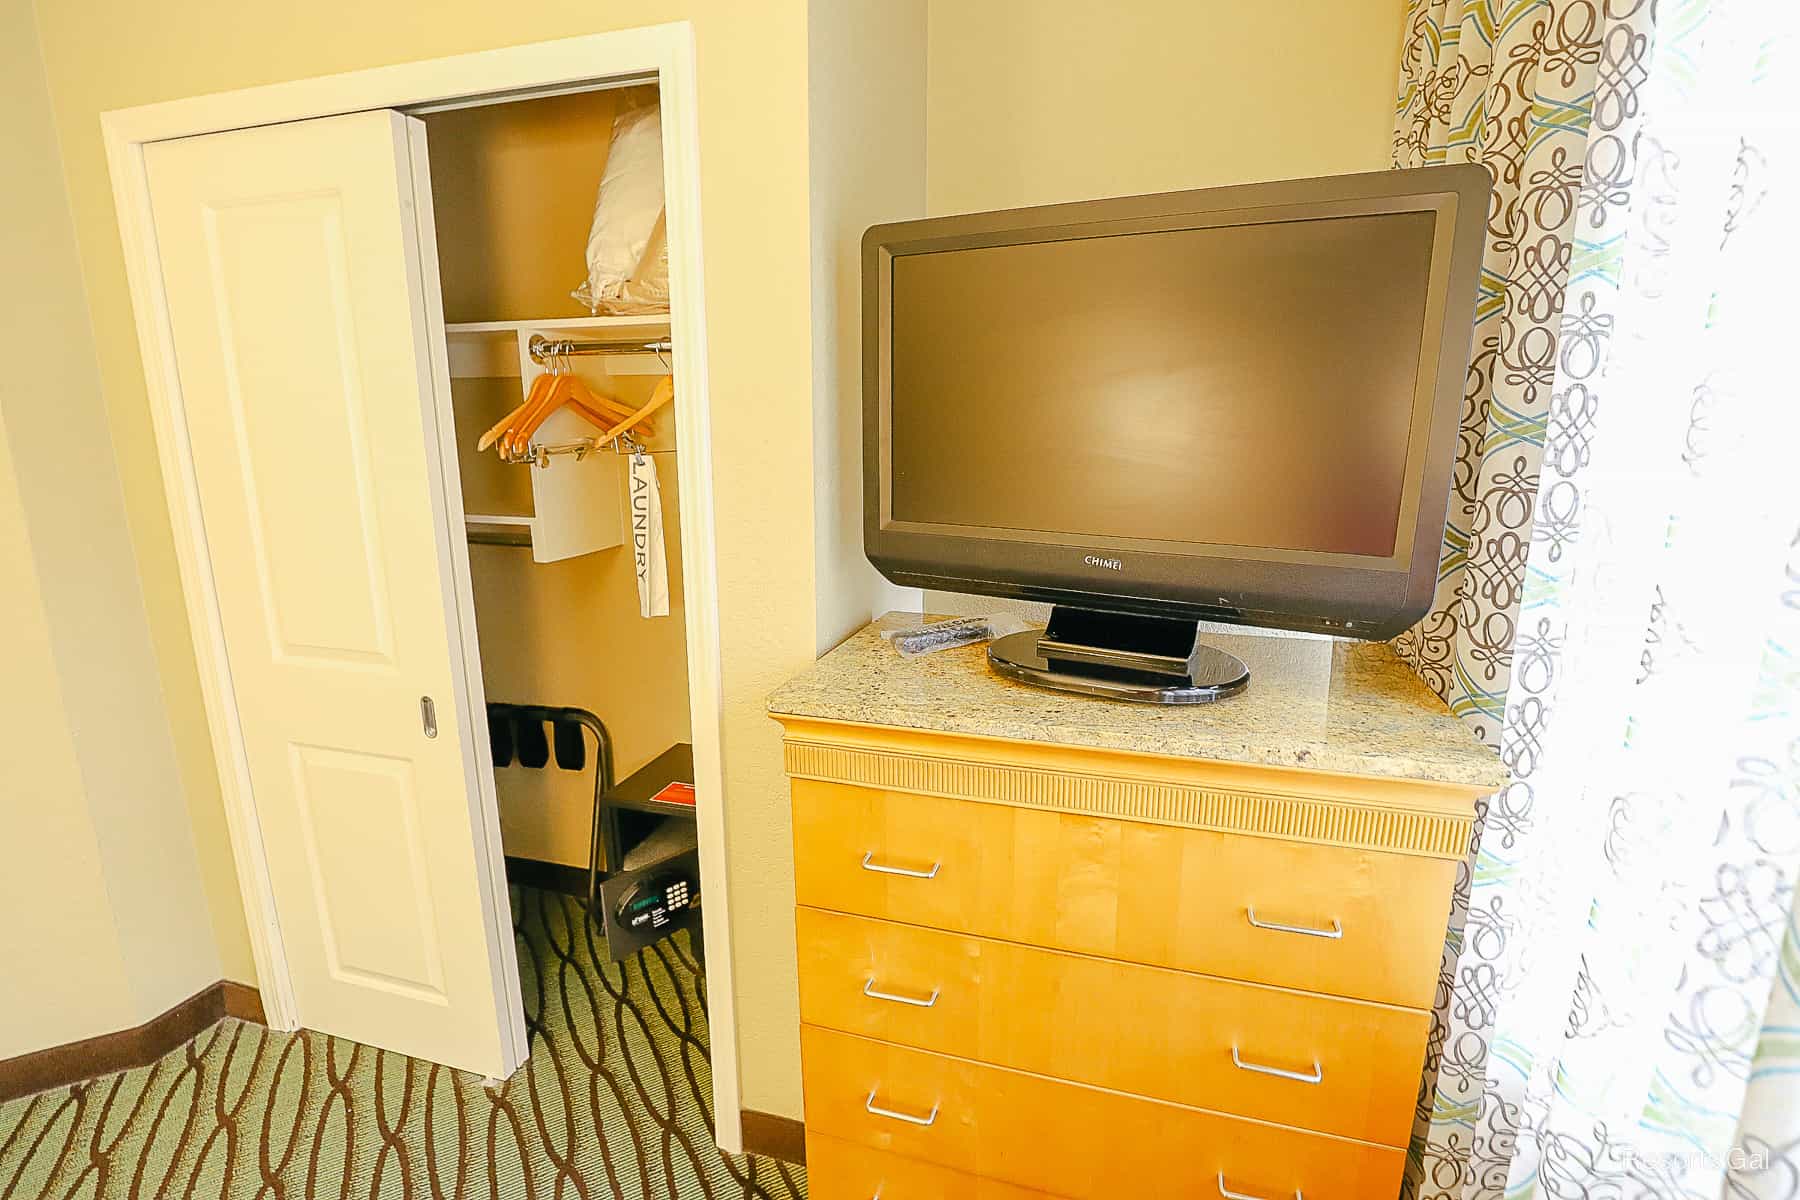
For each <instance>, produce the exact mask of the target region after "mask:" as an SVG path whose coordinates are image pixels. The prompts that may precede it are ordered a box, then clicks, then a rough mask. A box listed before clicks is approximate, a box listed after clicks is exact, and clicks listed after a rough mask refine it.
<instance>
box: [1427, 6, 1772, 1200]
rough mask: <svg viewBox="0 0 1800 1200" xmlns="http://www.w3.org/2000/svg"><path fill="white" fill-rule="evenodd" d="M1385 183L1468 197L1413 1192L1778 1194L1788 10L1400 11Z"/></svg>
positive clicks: (1430, 631) (1443, 579)
mask: <svg viewBox="0 0 1800 1200" xmlns="http://www.w3.org/2000/svg"><path fill="white" fill-rule="evenodd" d="M1405 36H1406V41H1405V45H1404V49H1403V54H1402V65H1401V80H1400V95H1399V102H1398V105H1397V116H1396V132H1395V141H1394V162H1395V165H1396V166H1399V167H1409V166H1418V165H1422V164H1426V163H1435V162H1447V161H1457V162H1462V161H1469V162H1480V163H1483V164H1485V165H1486V166H1487V167H1488V168H1489V171H1490V173H1491V174H1492V175H1493V177H1494V181H1495V192H1494V199H1493V202H1492V205H1491V208H1490V212H1489V219H1488V225H1489V237H1488V247H1487V254H1486V260H1485V262H1484V268H1483V274H1482V284H1481V292H1480V299H1479V301H1478V308H1477V314H1476V326H1475V344H1474V356H1473V357H1474V361H1473V364H1472V366H1471V368H1470V371H1469V377H1468V388H1467V396H1466V402H1465V411H1464V416H1463V431H1462V443H1461V458H1460V461H1459V465H1458V475H1457V481H1456V492H1455V496H1454V498H1453V501H1452V508H1451V513H1450V528H1449V529H1448V530H1447V532H1446V541H1445V547H1444V553H1443V558H1442V564H1443V565H1442V568H1441V570H1440V587H1439V591H1438V597H1437V600H1436V603H1435V605H1434V607H1433V610H1432V611H1431V613H1430V614H1429V615H1428V616H1427V618H1426V619H1425V620H1424V621H1423V622H1422V623H1421V624H1420V625H1419V626H1418V627H1417V628H1415V629H1414V630H1412V631H1411V632H1410V633H1409V634H1407V635H1406V636H1405V637H1403V638H1402V639H1400V640H1399V641H1398V642H1397V643H1396V645H1397V648H1398V649H1399V650H1400V651H1401V653H1402V654H1403V655H1405V656H1406V657H1407V658H1408V659H1409V661H1411V662H1412V663H1413V664H1414V666H1415V667H1416V668H1417V669H1418V670H1419V671H1420V673H1421V674H1422V675H1424V676H1425V678H1426V679H1427V681H1428V682H1430V683H1431V684H1432V686H1433V687H1434V688H1435V689H1436V690H1437V691H1438V692H1439V694H1440V695H1442V696H1443V697H1444V698H1445V700H1446V701H1447V702H1448V703H1449V704H1451V705H1452V707H1453V708H1454V709H1455V710H1456V711H1457V712H1459V713H1461V714H1463V715H1464V716H1465V718H1466V719H1468V720H1469V721H1470V723H1471V724H1472V725H1473V726H1474V728H1475V729H1476V730H1477V731H1478V733H1479V734H1480V735H1481V736H1482V737H1483V738H1484V739H1486V740H1488V741H1489V742H1490V743H1492V744H1494V745H1495V746H1496V747H1497V748H1498V749H1499V751H1500V754H1501V757H1502V758H1503V760H1504V761H1505V762H1506V764H1507V766H1508V767H1509V768H1510V770H1511V772H1512V776H1513V782H1512V783H1511V785H1510V786H1509V787H1508V788H1507V789H1506V790H1505V791H1503V792H1501V793H1500V794H1498V795H1496V796H1494V797H1492V798H1491V800H1490V801H1489V802H1488V803H1487V804H1486V805H1484V806H1483V810H1482V812H1481V820H1480V821H1479V822H1478V833H1477V838H1478V845H1477V846H1475V847H1474V848H1473V849H1472V851H1471V854H1470V857H1469V860H1468V862H1467V864H1466V865H1465V869H1464V871H1463V872H1462V874H1461V876H1460V878H1459V880H1458V887H1457V897H1456V901H1455V906H1454V909H1453V912H1452V914H1451V935H1450V939H1449V941H1448V943H1447V945H1446V950H1445V965H1444V972H1443V976H1442V980H1441V986H1440V994H1439V1003H1438V1008H1437V1012H1436V1013H1435V1014H1434V1027H1433V1032H1432V1040H1431V1045H1430V1049H1429V1052H1428V1061H1427V1074H1426V1079H1425V1086H1424V1088H1423V1090H1422V1094H1421V1100H1420V1111H1419V1116H1418V1123H1417V1127H1416V1131H1415V1139H1414V1144H1413V1148H1412V1154H1411V1162H1410V1164H1409V1170H1408V1177H1407V1192H1408V1195H1417V1196H1420V1197H1427V1198H1430V1200H1440V1198H1442V1200H1488V1198H1499V1197H1508V1198H1513V1197H1527V1196H1532V1195H1540V1194H1541V1195H1545V1196H1554V1197H1583V1198H1586V1197H1595V1198H1600V1197H1604V1198H1606V1200H1614V1198H1619V1200H1624V1198H1629V1197H1670V1198H1674V1197H1695V1198H1706V1200H1711V1198H1713V1197H1739V1198H1746V1200H1780V1198H1800V933H1797V932H1796V918H1795V915H1794V909H1795V883H1796V877H1797V876H1800V711H1797V710H1800V385H1797V384H1796V382H1795V381H1796V379H1800V368H1797V366H1796V362H1797V358H1800V320H1797V319H1796V313H1797V312H1800V304H1796V302H1795V300H1794V299H1793V292H1794V290H1795V284H1796V281H1797V280H1800V4H1797V3H1794V2H1793V0H1660V2H1653V0H1511V2H1507V0H1411V4H1410V11H1409V13H1408V17H1407V25H1406V34H1405Z"/></svg>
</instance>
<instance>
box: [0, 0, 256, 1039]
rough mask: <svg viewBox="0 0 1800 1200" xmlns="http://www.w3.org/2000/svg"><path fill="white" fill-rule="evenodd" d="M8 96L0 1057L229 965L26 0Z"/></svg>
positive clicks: (1, 436)
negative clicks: (207, 884) (189, 794)
mask: <svg viewBox="0 0 1800 1200" xmlns="http://www.w3.org/2000/svg"><path fill="white" fill-rule="evenodd" d="M0 111H4V112H5V113H6V114H7V115H6V120H5V121H3V122H0V162H5V163H6V164H7V176H6V177H7V184H6V188H5V190H4V193H0V205H4V210H5V211H4V216H3V217H0V262H4V263H5V264H6V266H7V270H8V272H9V273H10V275H11V277H12V278H13V279H15V280H16V281H18V282H19V283H20V284H21V286H18V287H14V288H11V289H8V290H7V292H6V293H5V295H4V297H0V358H3V359H4V360H5V362H6V364H7V368H6V373H5V380H4V383H3V384H0V629H4V630H5V631H6V634H5V637H4V639H0V640H3V641H4V645H5V650H4V654H3V656H0V657H3V660H4V668H3V669H0V677H3V678H4V681H5V682H4V686H3V687H0V730H4V731H5V733H4V735H3V736H0V847H4V848H5V849H6V851H7V852H8V857H7V861H6V864H5V867H4V869H0V913H3V914H5V917H6V919H5V920H4V921H3V922H0V963H5V964H7V967H6V970H7V975H8V980H9V986H7V987H5V988H0V1058H4V1057H6V1056H8V1055H9V1054H16V1053H21V1052H24V1051H26V1050H34V1049H41V1048H43V1047H45V1046H49V1045H54V1044H57V1043H60V1042H66V1041H71V1040H74V1039H77V1038H83V1037H90V1036H92V1035H95V1034H99V1033H106V1032H110V1031H112V1030H114V1029H119V1028H123V1027H127V1026H131V1025H136V1024H139V1023H140V1022H142V1021H144V1020H146V1019H148V1018H149V1017H151V1016H153V1015H155V1014H156V1013H158V1012H161V1011H162V1010H164V1009H166V1008H168V1007H170V1006H171V1005H173V1004H175V1003H177V1002H178V1001H180V1000H183V999H185V998H186V997H188V996H190V995H192V994H193V993H194V992H196V991H198V990H200V989H201V988H203V987H205V986H207V985H209V984H211V983H213V982H214V981H215V980H217V979H218V978H219V973H220V964H219V958H218V952H217V950H216V948H215V934H214V929H213V926H212V923H211V922H210V921H209V920H208V916H207V908H208V906H207V900H206V894H205V891H204V889H203V885H202V878H201V866H200V862H199V859H198V856H197V855H196V853H195V846H194V838H193V834H192V833H191V831H190V828H189V820H188V813H187V809H186V806H185V804H184V800H183V796H184V789H183V787H182V780H181V778H180V776H179V775H178V773H177V771H176V764H175V754H174V747H173V742H172V740H171V738H170V735H169V726H168V719H167V716H166V714H165V713H164V711H163V707H162V697H161V690H160V683H159V680H158V678H157V672H156V664H155V661H154V659H153V657H152V655H151V649H150V634H149V627H148V623H147V621H146V618H145V613H144V605H143V599H142V594H141V592H140V591H139V589H138V586H137V581H136V578H135V575H136V564H135V563H134V561H133V558H132V550H131V542H130V539H129V537H128V536H127V532H126V526H125V512H124V504H123V498H122V497H121V495H120V492H119V485H118V478H117V473H116V470H115V468H114V464H113V454H112V440H111V437H110V435H109V432H108V429H107V425H106V417H105V412H104V409H103V407H102V404H101V398H100V381H99V377H98V373H97V371H96V370H95V367H94V349H93V342H92V339H91V337H90V334H89V328H88V320H87V308H86V302H85V299H84V297H83V295H82V288H81V276H80V271H79V267H78V263H77V260H76V254H75V237H74V230H73V228H72V225H71V222H70V218H69V207H68V196H67V193H66V192H65V191H64V188H63V178H62V164H61V162H60V160H59V157H58V153H57V146H56V140H55V136H54V133H53V130H52V128H51V119H50V99H49V93H48V90H47V88H46V85H45V78H44V69H43V64H42V62H41V60H40V58H39V56H38V43H37V36H36V30H35V27H34V24H33V18H32V11H31V6H30V3H29V0H3V2H0ZM223 869H224V874H225V876H226V878H227V879H229V876H230V869H231V863H230V856H229V853H226V854H225V856H224V862H223ZM233 886H234V885H233ZM235 911H236V910H235V909H234V910H233V914H235ZM229 915H232V914H228V916H229ZM225 928H226V929H227V930H230V929H231V928H232V926H230V924H229V923H227V925H226V926H225ZM235 928H236V930H237V931H238V937H239V938H240V939H241V937H242V933H241V930H242V921H241V918H240V919H239V920H238V921H237V924H236V926H235ZM27 980H28V981H29V983H26V982H25V981H27Z"/></svg>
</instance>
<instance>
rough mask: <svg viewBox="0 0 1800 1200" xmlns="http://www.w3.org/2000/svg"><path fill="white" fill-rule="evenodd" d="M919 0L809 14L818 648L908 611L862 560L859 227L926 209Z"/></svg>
mask: <svg viewBox="0 0 1800 1200" xmlns="http://www.w3.org/2000/svg"><path fill="white" fill-rule="evenodd" d="M925 46H926V5H925V0H813V2H812V3H811V4H810V5H809V6H808V10H807V75H808V79H809V88H808V104H807V141H808V144H809V147H810V154H809V159H810V166H811V175H810V179H809V187H810V203H811V213H810V223H811V229H812V328H813V343H812V351H813V495H814V499H813V537H814V540H815V543H816V550H815V561H816V579H815V586H814V591H815V604H816V606H817V613H818V644H819V652H820V653H821V654H823V653H824V652H825V651H827V650H829V649H831V648H832V647H833V646H835V645H837V644H838V643H839V642H841V641H843V640H844V639H845V638H847V637H849V636H850V635H851V634H852V633H855V632H856V631H857V630H858V629H860V628H861V627H862V626H863V625H864V624H865V623H867V622H868V620H869V618H870V617H871V616H879V615H880V614H881V613H884V612H887V611H888V610H889V609H895V608H906V609H917V608H918V607H919V605H920V604H921V603H922V599H921V596H920V593H919V590H918V589H917V588H901V587H896V586H894V585H893V584H891V583H889V582H888V581H887V580H885V579H883V578H882V577H881V575H880V574H879V573H878V572H877V571H876V570H875V568H874V567H871V566H870V565H869V560H868V559H867V558H866V557H865V556H864V555H863V544H862V543H863V539H862V258H861V247H862V235H863V231H864V230H866V229H867V228H868V227H869V226H871V225H876V224H880V223H881V222H884V221H904V220H911V219H913V218H916V217H922V216H924V215H925V164H926V149H925V81H926V63H925Z"/></svg>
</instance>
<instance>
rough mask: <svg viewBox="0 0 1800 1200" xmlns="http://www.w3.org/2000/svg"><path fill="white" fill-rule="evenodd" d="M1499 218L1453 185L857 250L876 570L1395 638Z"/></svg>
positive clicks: (1288, 188)
mask: <svg viewBox="0 0 1800 1200" xmlns="http://www.w3.org/2000/svg"><path fill="white" fill-rule="evenodd" d="M1489 194H1490V181H1489V178H1488V175H1487V172H1486V170H1485V169H1484V168H1482V167H1480V166H1477V165H1474V164H1457V165H1451V166H1437V167H1425V168H1421V169H1417V170H1410V171H1384V172H1376V173H1371V174H1365V175H1346V176H1337V177H1332V178H1322V179H1306V180H1287V181H1281V182H1276V183H1262V184H1248V185H1243V186H1238V187H1229V188H1214V189H1208V190H1203V191H1193V192H1174V193H1167V194H1164V195H1157V196H1134V197H1120V198H1117V199H1110V200H1095V201H1087V202H1083V203H1079V204H1063V205H1052V206H1047V207H1043V208H1031V209H1018V210H1014V211H1011V212H993V213H974V214H968V215H963V216H949V217H933V218H929V219H926V220H920V221H907V222H902V223H898V224H893V225H880V226H876V227H874V228H872V229H870V230H869V232H868V234H867V235H866V236H865V237H864V239H863V303H864V309H863V314H864V420H863V438H864V442H863V459H864V462H863V470H864V518H863V520H864V526H863V533H864V548H865V550H866V551H867V553H868V555H869V559H870V561H871V562H873V563H874V564H875V565H876V567H878V568H879V569H880V570H881V571H882V573H883V574H885V575H886V576H887V577H888V578H890V579H892V580H894V581H895V582H898V583H903V584H913V585H918V586H923V587H931V588H941V589H944V590H947V591H961V592H982V593H991V594H995V595H1002V596H1012V597H1020V598H1024V599H1032V600H1041V601H1047V602H1049V603H1052V604H1056V605H1058V606H1066V607H1071V608H1078V609H1082V610H1088V611H1098V612H1111V613H1119V614H1135V615H1139V616H1145V617H1167V618H1171V619H1180V620H1187V619H1189V618H1193V619H1202V618H1205V619H1213V620H1224V621H1232V622H1238V623H1242V624H1253V625H1267V626H1274V627H1280V628H1292V629H1309V630H1319V631H1326V632H1332V633H1344V634H1349V635H1352V636H1357V637H1389V636H1392V635H1393V634H1395V633H1397V632H1399V631H1400V630H1402V629H1404V628H1406V626H1407V625H1409V624H1411V623H1412V622H1413V621H1415V620H1417V619H1418V617H1419V616H1420V615H1422V614H1423V613H1424V612H1425V610H1426V608H1427V607H1428V606H1429V603H1430V600H1431V596H1432V593H1433V589H1434V588H1435V586H1436V582H1437V570H1438V563H1439V558H1440V554H1441V552H1442V550H1443V530H1444V525H1445V513H1446V508H1447V501H1448V498H1449V494H1450V482H1451V479H1450V476H1451V469H1452V465H1453V462H1454V458H1455V448H1456V439H1457V433H1458V428H1459V423H1460V418H1461V412H1462V396H1463V389H1464V383H1465V378H1466V373H1467V369H1468V363H1469V345H1470V340H1471V335H1472V331H1473V326H1474V309H1475V297H1476V290H1477V282H1478V279H1479V274H1480V267H1481V250H1482V241H1483V233H1484V229H1485V224H1486V218H1487V212H1488V200H1489Z"/></svg>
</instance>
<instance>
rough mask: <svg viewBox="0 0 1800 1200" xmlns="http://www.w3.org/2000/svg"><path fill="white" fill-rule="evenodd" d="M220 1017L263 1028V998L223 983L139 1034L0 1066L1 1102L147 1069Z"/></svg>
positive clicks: (107, 1036)
mask: <svg viewBox="0 0 1800 1200" xmlns="http://www.w3.org/2000/svg"><path fill="white" fill-rule="evenodd" d="M221 1017H237V1018H238V1019H240V1020H244V1021H255V1022H256V1023H257V1024H259V1025H261V1024H263V1023H264V1020H263V1006H262V994H261V993H259V992H258V991H257V990H256V989H255V988H253V987H251V986H249V985H248V984H243V983H233V982H231V981H230V980H226V979H221V980H220V981H219V982H218V983H215V984H213V985H211V986H210V987H206V988H202V989H201V990H200V991H198V992H195V993H194V994H193V995H192V996H189V997H188V998H187V999H186V1000H183V1001H182V1002H181V1003H180V1004H177V1005H176V1006H175V1007H173V1008H171V1009H169V1010H168V1011H167V1012H165V1013H161V1014H159V1015H157V1016H154V1017H151V1018H150V1019H149V1020H148V1021H145V1022H144V1023H143V1024H142V1025H139V1026H138V1027H137V1028H135V1029H121V1030H119V1031H118V1032H117V1033H103V1034H101V1035H99V1036H98V1037H91V1038H83V1039H82V1040H81V1041H79V1042H68V1043H66V1044H64V1045H61V1046H51V1047H49V1048H47V1049H44V1050H33V1051H31V1052H30V1053H27V1054H21V1055H18V1056H17V1057H16V1058H8V1059H4V1060H0V1101H5V1100H11V1099H14V1098H15V1097H18V1096H29V1095H31V1094H32V1093H33V1092H42V1091H48V1090H49V1089H50V1088H56V1087H65V1086H67V1085H68V1084H71V1083H77V1082H79V1081H80V1080H83V1079H92V1078H93V1077H94V1076H96V1075H108V1074H111V1073H112V1072H114V1071H125V1070H129V1069H130V1068H132V1067H142V1066H146V1065H148V1064H149V1063H152V1062H155V1061H156V1060H157V1059H159V1058H161V1057H162V1056H163V1055H165V1054H167V1053H168V1052H169V1051H171V1050H173V1049H175V1047H177V1046H179V1045H181V1044H182V1043H183V1042H185V1041H187V1040H188V1039H189V1038H191V1037H193V1036H194V1035H195V1034H197V1033H199V1032H200V1031H201V1030H203V1029H205V1028H207V1027H208V1026H210V1025H212V1024H213V1023H214V1022H215V1021H217V1020H219V1018H221Z"/></svg>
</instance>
